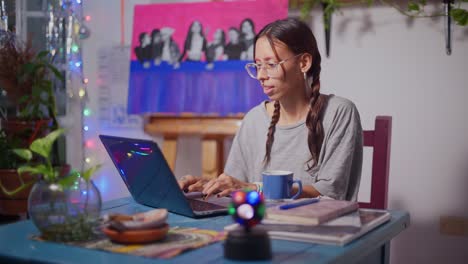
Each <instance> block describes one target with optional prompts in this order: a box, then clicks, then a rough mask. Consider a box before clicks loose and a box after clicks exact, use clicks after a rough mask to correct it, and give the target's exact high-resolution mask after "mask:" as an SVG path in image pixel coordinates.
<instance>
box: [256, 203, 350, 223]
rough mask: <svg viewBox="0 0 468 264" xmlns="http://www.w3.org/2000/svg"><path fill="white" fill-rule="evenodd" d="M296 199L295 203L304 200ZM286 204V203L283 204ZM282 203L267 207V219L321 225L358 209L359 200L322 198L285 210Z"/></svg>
mask: <svg viewBox="0 0 468 264" xmlns="http://www.w3.org/2000/svg"><path fill="white" fill-rule="evenodd" d="M304 200H305V199H299V200H295V201H294V202H293V203H298V202H301V201H304ZM283 205H284V204H283ZM280 207H281V205H274V206H270V207H267V209H266V217H265V218H266V219H268V220H276V221H284V222H286V223H289V224H299V225H319V224H322V223H324V222H327V221H329V220H332V219H334V218H336V217H338V216H341V215H343V214H346V213H349V212H352V211H356V210H357V209H358V208H359V204H358V203H357V202H352V201H341V200H333V199H320V201H319V202H316V203H311V204H306V205H302V206H298V207H294V208H291V209H286V210H283V209H281V208H280Z"/></svg>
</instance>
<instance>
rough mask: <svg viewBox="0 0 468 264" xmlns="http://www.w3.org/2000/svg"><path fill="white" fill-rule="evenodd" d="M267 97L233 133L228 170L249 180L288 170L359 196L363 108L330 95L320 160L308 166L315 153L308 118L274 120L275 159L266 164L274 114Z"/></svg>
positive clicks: (331, 191) (339, 195)
mask: <svg viewBox="0 0 468 264" xmlns="http://www.w3.org/2000/svg"><path fill="white" fill-rule="evenodd" d="M265 103H266V102H265V101H264V102H262V103H261V104H260V105H258V106H256V107H254V108H253V109H251V110H250V111H249V112H248V113H247V114H246V115H245V117H244V119H243V121H242V124H241V127H240V129H239V131H238V132H237V134H236V136H235V137H234V141H233V143H232V146H231V150H230V153H229V157H228V159H227V162H226V166H225V169H224V173H226V174H227V175H230V176H233V177H235V178H238V179H240V180H242V181H246V182H261V181H262V171H264V170H287V171H292V172H293V173H294V179H300V180H301V181H302V184H303V185H312V186H313V187H314V188H315V189H317V190H318V191H319V192H320V193H321V194H322V195H325V196H329V197H332V198H334V199H340V200H354V201H355V200H357V195H358V190H359V183H360V179H361V167H362V127H361V121H360V117H359V112H358V110H357V109H356V106H355V105H354V104H353V103H352V102H351V101H349V100H347V99H345V98H341V97H337V96H333V95H331V96H330V97H329V100H328V104H327V106H326V108H325V110H324V116H323V128H324V132H325V134H324V135H325V136H324V140H323V145H322V148H321V151H320V155H319V159H318V164H317V165H315V166H314V167H313V169H312V170H311V171H307V164H306V162H307V161H308V160H309V159H310V157H311V154H310V151H309V147H308V145H307V135H308V129H307V126H306V124H305V119H304V120H303V121H301V122H299V123H297V124H294V125H287V126H279V125H277V126H276V132H275V135H274V142H273V146H272V149H271V154H270V155H271V160H270V163H269V165H268V166H266V167H264V163H263V159H264V157H265V146H266V139H267V133H268V126H269V125H270V121H271V118H270V116H269V115H268V113H267V111H266V106H265Z"/></svg>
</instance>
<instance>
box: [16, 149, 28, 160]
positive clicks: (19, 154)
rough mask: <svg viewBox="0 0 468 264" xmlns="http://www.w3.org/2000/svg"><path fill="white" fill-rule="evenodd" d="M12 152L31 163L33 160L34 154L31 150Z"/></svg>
mask: <svg viewBox="0 0 468 264" xmlns="http://www.w3.org/2000/svg"><path fill="white" fill-rule="evenodd" d="M12 151H13V152H14V153H15V154H16V155H18V156H19V157H20V158H22V159H24V160H27V161H30V160H31V159H32V156H33V155H32V152H31V151H30V150H29V149H12Z"/></svg>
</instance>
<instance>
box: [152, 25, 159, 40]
mask: <svg viewBox="0 0 468 264" xmlns="http://www.w3.org/2000/svg"><path fill="white" fill-rule="evenodd" d="M156 35H161V31H160V30H159V29H157V28H155V29H153V31H151V42H153V41H154V38H155V37H156Z"/></svg>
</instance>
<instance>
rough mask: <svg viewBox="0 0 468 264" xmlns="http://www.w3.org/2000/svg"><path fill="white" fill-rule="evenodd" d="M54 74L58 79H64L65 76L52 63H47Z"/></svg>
mask: <svg viewBox="0 0 468 264" xmlns="http://www.w3.org/2000/svg"><path fill="white" fill-rule="evenodd" d="M47 67H48V68H49V69H50V70H51V71H52V72H53V73H54V75H55V77H57V78H58V79H59V80H60V81H62V82H63V81H64V80H65V78H64V77H63V74H62V73H61V72H60V71H59V70H58V69H57V68H56V67H55V66H54V65H52V64H49V65H48V66H47Z"/></svg>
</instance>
